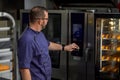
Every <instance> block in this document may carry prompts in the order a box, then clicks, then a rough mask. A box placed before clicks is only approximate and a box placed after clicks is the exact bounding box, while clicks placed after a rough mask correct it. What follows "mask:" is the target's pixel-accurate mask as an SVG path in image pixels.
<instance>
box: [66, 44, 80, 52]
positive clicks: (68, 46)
mask: <svg viewBox="0 0 120 80" xmlns="http://www.w3.org/2000/svg"><path fill="white" fill-rule="evenodd" d="M76 49H77V50H79V49H80V48H79V46H78V45H77V44H75V43H72V44H69V45H66V46H65V47H64V50H65V51H74V50H76Z"/></svg>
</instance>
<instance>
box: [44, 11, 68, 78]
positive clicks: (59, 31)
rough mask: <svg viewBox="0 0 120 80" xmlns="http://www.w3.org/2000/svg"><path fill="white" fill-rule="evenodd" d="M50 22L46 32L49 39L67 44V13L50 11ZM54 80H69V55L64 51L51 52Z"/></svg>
mask: <svg viewBox="0 0 120 80" xmlns="http://www.w3.org/2000/svg"><path fill="white" fill-rule="evenodd" d="M48 12H49V21H48V25H47V27H46V29H45V30H44V32H45V34H46V36H47V39H48V40H50V41H53V42H55V43H59V44H66V43H67V32H68V31H67V13H66V12H67V11H66V10H49V11H48ZM50 57H51V61H52V80H67V55H66V52H64V51H50Z"/></svg>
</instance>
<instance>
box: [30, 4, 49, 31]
mask: <svg viewBox="0 0 120 80" xmlns="http://www.w3.org/2000/svg"><path fill="white" fill-rule="evenodd" d="M29 17H30V23H35V22H39V21H40V26H42V29H43V28H45V26H46V24H47V22H48V10H47V9H46V8H44V7H41V6H35V7H33V8H32V9H31V10H30V16H29Z"/></svg>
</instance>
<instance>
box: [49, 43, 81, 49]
mask: <svg viewBox="0 0 120 80" xmlns="http://www.w3.org/2000/svg"><path fill="white" fill-rule="evenodd" d="M62 48H63V46H62V45H61V44H58V43H54V42H50V45H49V50H62ZM75 49H79V46H78V45H77V44H75V43H72V44H69V45H65V46H64V51H73V50H75Z"/></svg>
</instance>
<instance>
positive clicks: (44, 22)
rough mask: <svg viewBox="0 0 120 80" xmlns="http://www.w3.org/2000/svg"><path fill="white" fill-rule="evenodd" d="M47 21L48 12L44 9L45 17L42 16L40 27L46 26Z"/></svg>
mask: <svg viewBox="0 0 120 80" xmlns="http://www.w3.org/2000/svg"><path fill="white" fill-rule="evenodd" d="M47 23H48V12H46V11H45V17H44V18H43V23H42V29H44V28H45V27H46V25H47Z"/></svg>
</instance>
